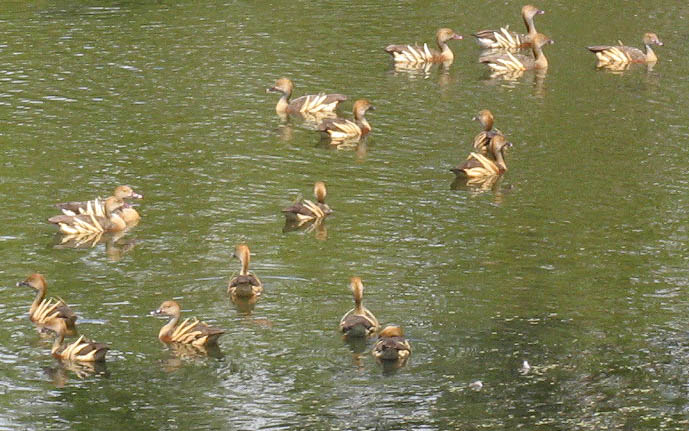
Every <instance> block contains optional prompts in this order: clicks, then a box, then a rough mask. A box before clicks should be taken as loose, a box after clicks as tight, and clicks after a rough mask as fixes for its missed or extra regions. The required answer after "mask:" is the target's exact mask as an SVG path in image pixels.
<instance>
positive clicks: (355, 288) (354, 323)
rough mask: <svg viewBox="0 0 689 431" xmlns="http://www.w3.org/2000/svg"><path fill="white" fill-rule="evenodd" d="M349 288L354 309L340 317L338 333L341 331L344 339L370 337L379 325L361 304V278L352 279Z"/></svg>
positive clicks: (374, 317) (362, 290)
mask: <svg viewBox="0 0 689 431" xmlns="http://www.w3.org/2000/svg"><path fill="white" fill-rule="evenodd" d="M349 287H350V288H351V289H352V293H353V294H354V308H352V309H351V310H349V311H348V312H347V313H345V315H344V316H342V319H341V320H340V331H342V332H343V333H344V335H345V336H346V337H368V336H371V335H373V334H375V333H376V331H378V328H380V325H379V324H378V319H376V316H374V315H373V313H371V312H370V311H369V310H368V308H366V307H364V305H363V304H362V299H363V296H364V285H363V284H362V283H361V278H359V277H352V278H351V279H350V283H349Z"/></svg>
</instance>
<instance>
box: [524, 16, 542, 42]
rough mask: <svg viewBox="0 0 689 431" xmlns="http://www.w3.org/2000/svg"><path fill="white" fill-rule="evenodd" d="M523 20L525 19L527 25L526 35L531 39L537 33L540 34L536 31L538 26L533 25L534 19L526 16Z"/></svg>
mask: <svg viewBox="0 0 689 431" xmlns="http://www.w3.org/2000/svg"><path fill="white" fill-rule="evenodd" d="M522 18H524V25H526V33H527V34H528V35H529V36H531V37H533V36H536V33H538V32H537V31H536V26H535V25H534V23H533V17H528V16H524V17H522Z"/></svg>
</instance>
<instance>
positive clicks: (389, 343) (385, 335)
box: [371, 326, 411, 361]
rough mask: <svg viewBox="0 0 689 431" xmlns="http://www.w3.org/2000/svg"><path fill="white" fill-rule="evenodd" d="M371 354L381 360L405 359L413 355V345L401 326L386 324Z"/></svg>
mask: <svg viewBox="0 0 689 431" xmlns="http://www.w3.org/2000/svg"><path fill="white" fill-rule="evenodd" d="M371 354H372V355H373V356H374V357H375V358H376V359H378V360H380V361H405V360H406V359H407V358H408V357H409V355H411V345H410V344H409V341H408V340H407V339H406V338H404V333H403V331H402V328H400V327H399V326H386V327H385V329H383V330H382V331H380V334H378V340H377V341H376V344H375V346H373V350H371Z"/></svg>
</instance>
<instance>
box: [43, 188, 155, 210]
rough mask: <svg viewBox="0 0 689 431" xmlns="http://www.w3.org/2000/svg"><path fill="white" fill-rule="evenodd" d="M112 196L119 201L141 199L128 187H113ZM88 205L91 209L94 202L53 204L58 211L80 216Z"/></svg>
mask: <svg viewBox="0 0 689 431" xmlns="http://www.w3.org/2000/svg"><path fill="white" fill-rule="evenodd" d="M112 196H114V197H116V198H119V199H123V200H124V199H141V198H143V196H141V195H140V194H138V193H136V192H135V191H134V189H132V188H131V187H130V186H117V187H115V191H114V192H113V194H112ZM89 202H90V205H91V206H92V207H93V206H94V204H95V202H94V201H83V202H63V203H59V204H55V206H56V207H57V208H58V209H61V210H67V211H71V212H73V213H74V214H81V213H83V212H84V211H86V209H87V207H88V206H89ZM100 202H104V201H103V200H100Z"/></svg>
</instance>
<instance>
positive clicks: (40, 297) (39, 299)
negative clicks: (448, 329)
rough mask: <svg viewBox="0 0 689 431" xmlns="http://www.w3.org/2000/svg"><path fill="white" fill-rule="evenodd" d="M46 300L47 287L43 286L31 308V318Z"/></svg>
mask: <svg viewBox="0 0 689 431" xmlns="http://www.w3.org/2000/svg"><path fill="white" fill-rule="evenodd" d="M44 298H45V286H42V287H40V288H39V289H38V291H37V292H36V297H35V298H34V299H33V302H32V303H31V308H29V316H33V314H34V313H35V312H36V309H37V308H38V306H39V305H40V304H41V302H42V301H43V299H44Z"/></svg>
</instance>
